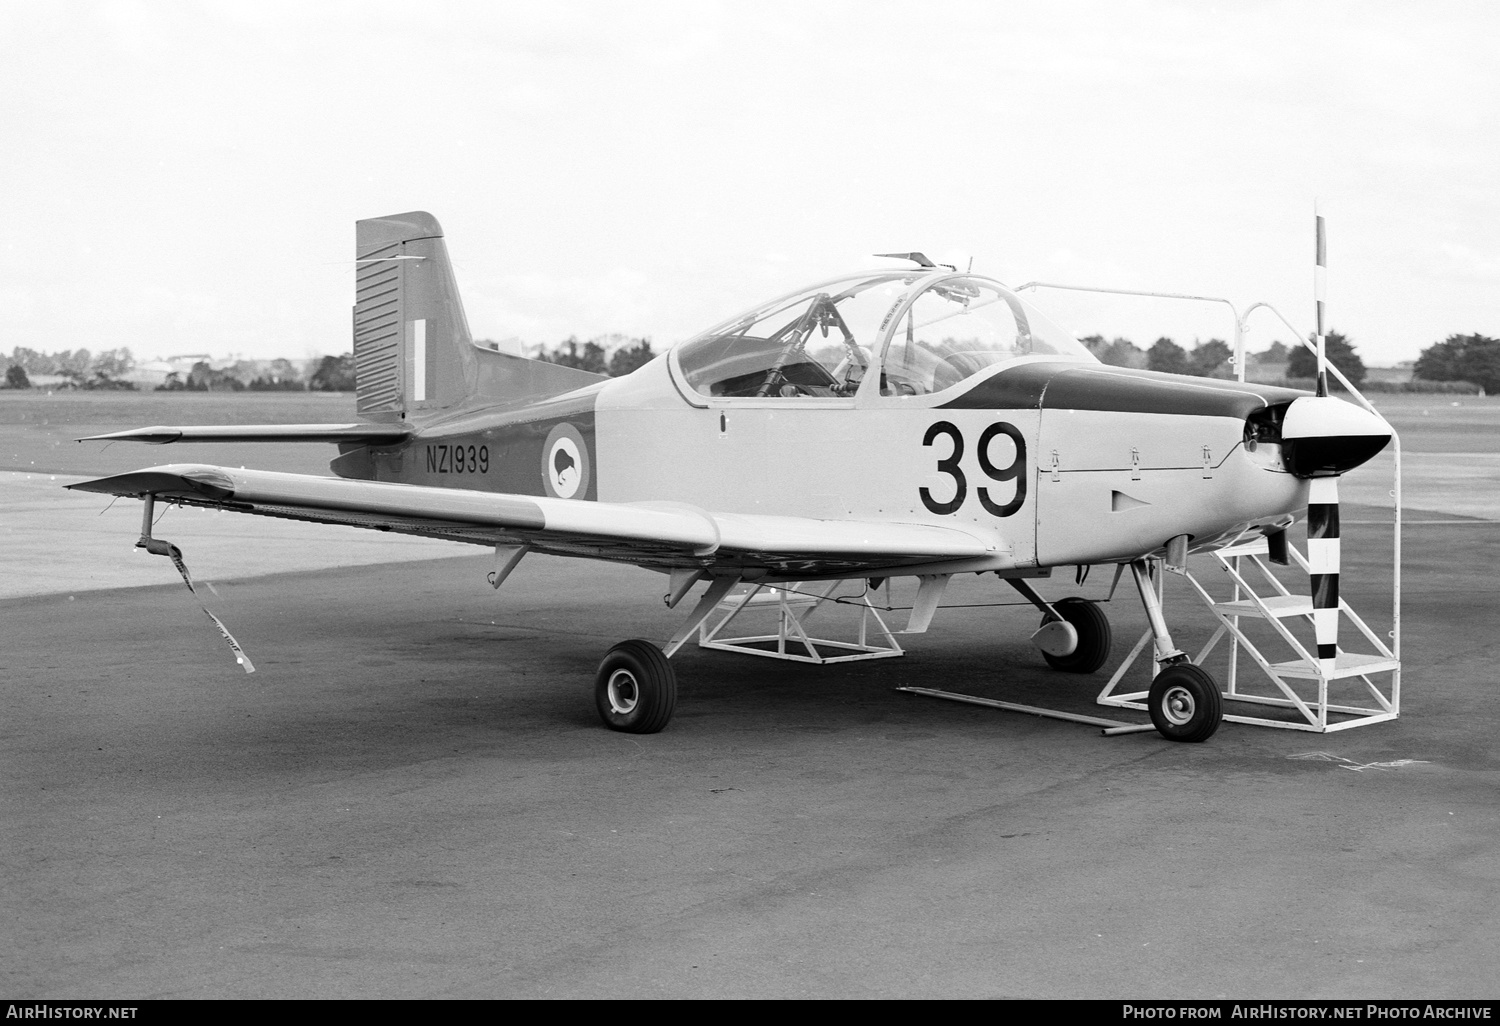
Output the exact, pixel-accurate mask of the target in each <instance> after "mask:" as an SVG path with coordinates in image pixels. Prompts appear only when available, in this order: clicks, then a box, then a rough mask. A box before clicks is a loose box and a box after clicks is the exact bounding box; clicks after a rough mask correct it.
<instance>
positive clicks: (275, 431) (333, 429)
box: [78, 424, 411, 445]
mask: <svg viewBox="0 0 1500 1026" xmlns="http://www.w3.org/2000/svg"><path fill="white" fill-rule="evenodd" d="M409 437H411V429H410V428H408V427H407V426H406V425H404V424H196V425H188V426H186V427H167V426H165V425H161V424H158V425H157V426H155V427H143V428H131V429H130V430H129V431H114V432H111V433H110V434H107V435H89V436H88V437H87V438H80V439H78V440H79V441H80V442H148V443H150V444H151V445H168V444H170V443H172V442H358V443H360V444H361V445H395V444H397V443H399V442H404V441H405V440H406V439H407V438H409Z"/></svg>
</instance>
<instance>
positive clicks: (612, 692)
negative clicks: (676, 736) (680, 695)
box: [594, 640, 677, 734]
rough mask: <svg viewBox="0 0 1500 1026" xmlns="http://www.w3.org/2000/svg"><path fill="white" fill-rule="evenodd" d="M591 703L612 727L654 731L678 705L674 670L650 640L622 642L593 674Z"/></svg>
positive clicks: (643, 732)
mask: <svg viewBox="0 0 1500 1026" xmlns="http://www.w3.org/2000/svg"><path fill="white" fill-rule="evenodd" d="M594 703H595V704H596V705H597V706H598V707H599V716H600V718H601V719H603V720H604V723H605V725H606V726H607V727H609V728H610V729H611V730H623V731H624V732H625V733H627V734H655V733H656V732H657V731H659V730H661V729H662V728H663V727H665V726H666V725H667V721H668V720H670V719H671V718H672V711H673V710H674V709H675V708H677V672H676V671H675V670H673V669H672V664H671V662H670V661H668V659H667V657H666V654H665V653H663V652H662V650H661V649H659V648H657V647H656V646H655V645H653V644H651V642H649V641H639V640H635V641H622V642H620V643H619V644H618V645H616V646H615V647H614V648H612V649H610V650H609V654H608V655H606V656H605V657H604V661H603V662H602V663H600V664H599V672H598V674H596V675H595V677H594Z"/></svg>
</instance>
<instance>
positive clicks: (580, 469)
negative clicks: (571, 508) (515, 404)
mask: <svg viewBox="0 0 1500 1026" xmlns="http://www.w3.org/2000/svg"><path fill="white" fill-rule="evenodd" d="M592 472H593V468H592V467H590V466H589V447H588V444H587V443H586V442H585V441H584V440H583V435H582V434H581V433H580V432H579V430H578V429H577V428H575V427H574V426H573V425H572V424H558V425H557V426H556V427H554V428H553V429H552V431H551V432H550V433H549V434H548V435H547V444H545V445H543V446H542V487H544V488H545V489H546V490H547V494H548V495H550V496H552V497H553V498H557V499H582V498H584V497H585V496H586V495H587V494H588V490H589V476H590V475H591V474H592Z"/></svg>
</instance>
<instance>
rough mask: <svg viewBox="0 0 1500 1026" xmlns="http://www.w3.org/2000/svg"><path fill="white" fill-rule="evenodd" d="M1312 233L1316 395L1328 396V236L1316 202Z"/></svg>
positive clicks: (1314, 202)
mask: <svg viewBox="0 0 1500 1026" xmlns="http://www.w3.org/2000/svg"><path fill="white" fill-rule="evenodd" d="M1313 231H1314V234H1315V235H1316V236H1317V243H1316V254H1315V256H1316V261H1317V262H1316V263H1315V264H1314V265H1313V305H1314V306H1315V307H1317V325H1318V330H1317V338H1318V395H1327V394H1328V353H1327V345H1326V343H1325V341H1324V337H1323V336H1324V330H1325V329H1324V325H1323V311H1324V307H1325V306H1326V305H1327V302H1328V236H1327V234H1326V233H1325V229H1324V227H1323V215H1322V214H1320V213H1318V201H1317V200H1313Z"/></svg>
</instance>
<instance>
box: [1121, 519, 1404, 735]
mask: <svg viewBox="0 0 1500 1026" xmlns="http://www.w3.org/2000/svg"><path fill="white" fill-rule="evenodd" d="M1287 551H1288V554H1289V555H1290V556H1291V557H1292V558H1293V560H1294V561H1295V562H1296V563H1297V565H1299V566H1300V567H1301V569H1302V571H1303V574H1304V580H1305V579H1306V576H1305V575H1306V574H1307V573H1308V563H1307V559H1306V557H1305V556H1303V554H1302V553H1301V552H1300V551H1298V549H1297V548H1296V547H1295V546H1293V545H1290V544H1288V545H1287ZM1212 556H1213V559H1214V560H1215V561H1216V563H1217V565H1218V566H1219V569H1220V570H1221V571H1222V572H1224V573H1226V574H1228V575H1229V578H1230V580H1231V581H1232V583H1233V594H1232V596H1231V597H1230V598H1229V599H1228V600H1227V601H1225V600H1222V599H1218V598H1215V597H1214V596H1213V595H1212V594H1211V593H1210V592H1209V590H1208V589H1207V588H1206V587H1204V585H1203V583H1202V581H1200V580H1199V578H1198V577H1197V576H1195V575H1194V573H1193V572H1192V571H1191V570H1189V569H1187V568H1186V567H1184V568H1170V569H1171V570H1172V572H1173V573H1174V574H1177V575H1179V576H1181V577H1183V578H1184V579H1186V580H1187V581H1188V583H1189V584H1191V585H1192V588H1193V591H1194V593H1195V594H1196V595H1197V596H1198V598H1199V599H1201V600H1202V602H1203V603H1204V605H1205V606H1207V607H1208V609H1209V610H1210V611H1211V612H1212V613H1213V615H1214V617H1215V618H1216V619H1217V620H1218V621H1219V627H1218V630H1216V631H1215V632H1214V634H1213V636H1212V637H1210V638H1209V640H1208V643H1207V644H1206V645H1204V646H1203V649H1202V650H1201V651H1200V652H1199V653H1198V655H1197V657H1196V658H1194V659H1193V662H1194V663H1197V664H1199V665H1202V664H1203V661H1204V660H1205V659H1207V658H1208V656H1209V654H1210V653H1211V652H1212V651H1213V650H1214V648H1215V646H1217V645H1218V643H1219V642H1220V641H1221V640H1223V639H1224V638H1225V637H1226V636H1227V637H1229V638H1230V646H1229V668H1228V677H1227V686H1226V687H1225V689H1224V691H1223V695H1224V698H1225V700H1226V701H1228V702H1241V703H1248V704H1251V705H1264V706H1272V707H1278V708H1282V709H1286V710H1290V711H1294V712H1295V717H1294V718H1289V719H1270V718H1266V717H1259V716H1246V715H1242V714H1238V713H1226V714H1225V716H1224V719H1225V720H1227V721H1229V722H1231V723H1249V724H1254V725H1257V726H1263V727H1280V728H1283V729H1288V730H1306V731H1314V732H1317V733H1328V732H1330V731H1335V730H1347V729H1349V728H1351V727H1359V726H1364V725H1366V724H1370V723H1379V722H1382V721H1384V720H1393V719H1395V718H1396V717H1397V716H1398V715H1399V714H1400V709H1401V660H1400V658H1399V654H1398V652H1396V651H1393V650H1392V649H1391V648H1390V647H1389V646H1387V645H1386V644H1385V642H1384V641H1383V640H1382V639H1381V638H1380V636H1379V635H1377V634H1376V633H1375V632H1374V631H1373V630H1371V629H1370V627H1369V625H1368V624H1366V623H1365V621H1364V620H1363V619H1361V618H1360V616H1359V615H1358V614H1357V613H1355V612H1354V610H1353V609H1351V608H1350V607H1349V604H1348V603H1347V602H1345V601H1343V599H1342V598H1341V599H1340V600H1339V613H1340V619H1341V628H1340V641H1341V642H1345V641H1347V640H1349V631H1348V628H1347V626H1344V624H1352V625H1353V626H1354V627H1355V628H1356V629H1357V630H1358V632H1359V634H1361V635H1363V637H1364V638H1365V640H1366V641H1367V642H1368V643H1369V644H1370V646H1372V647H1373V648H1374V649H1375V651H1374V652H1346V651H1344V650H1343V649H1342V647H1341V648H1340V649H1339V653H1338V658H1337V659H1336V660H1335V663H1334V670H1333V672H1332V673H1330V674H1327V675H1325V674H1324V673H1323V670H1322V669H1321V666H1320V664H1319V662H1318V659H1317V657H1316V646H1315V645H1310V644H1308V643H1306V642H1304V641H1302V640H1301V639H1300V638H1298V637H1297V635H1296V634H1295V633H1293V631H1292V629H1291V627H1292V626H1294V625H1296V623H1297V620H1298V618H1299V617H1300V618H1302V620H1303V622H1305V623H1306V624H1308V625H1309V626H1310V625H1311V623H1312V619H1313V604H1312V599H1311V598H1310V597H1309V596H1306V595H1294V594H1292V592H1291V591H1290V590H1289V589H1288V588H1287V587H1286V585H1284V584H1283V583H1282V582H1281V580H1280V579H1279V578H1277V577H1276V575H1275V574H1274V573H1272V572H1271V568H1270V566H1269V565H1268V561H1269V549H1268V546H1267V544H1266V540H1265V538H1264V537H1257V538H1255V539H1254V540H1253V541H1249V542H1243V543H1239V544H1235V545H1230V546H1228V547H1226V548H1223V549H1220V550H1218V551H1217V552H1214V553H1213V554H1212ZM1152 562H1153V566H1152V579H1153V582H1154V584H1155V587H1156V590H1157V596H1158V598H1160V597H1161V593H1162V587H1163V584H1164V582H1165V575H1164V574H1163V573H1162V569H1163V566H1162V562H1161V561H1160V560H1153V561H1152ZM1256 571H1258V574H1259V578H1260V579H1259V580H1257V579H1256V577H1255V573H1254V572H1256ZM1257 587H1258V588H1259V589H1260V591H1257V590H1256V588H1257ZM1244 620H1251V621H1253V622H1263V623H1266V624H1269V625H1270V626H1271V627H1272V628H1273V629H1274V632H1275V634H1276V635H1277V636H1278V637H1279V638H1280V640H1281V641H1282V642H1283V643H1284V645H1285V646H1286V647H1288V648H1290V649H1291V652H1292V658H1290V659H1283V660H1280V661H1277V662H1272V661H1271V660H1270V659H1268V658H1267V657H1266V656H1265V655H1264V654H1263V653H1262V651H1261V645H1262V643H1258V642H1256V641H1253V640H1252V639H1251V638H1250V637H1249V636H1248V635H1247V633H1246V630H1245V628H1246V627H1247V626H1249V625H1248V624H1243V623H1242V621H1244ZM1392 636H1393V637H1394V632H1392ZM1150 644H1151V632H1150V631H1149V630H1147V631H1146V633H1145V634H1144V635H1143V636H1142V638H1141V640H1140V641H1139V642H1137V643H1136V646H1135V648H1134V649H1132V650H1131V652H1130V654H1129V656H1127V657H1126V659H1125V662H1124V663H1122V664H1121V665H1120V668H1119V669H1118V670H1117V671H1115V674H1114V676H1113V677H1111V678H1110V681H1109V683H1108V684H1107V685H1105V688H1104V690H1103V691H1102V692H1100V694H1099V698H1098V702H1099V704H1100V705H1113V706H1118V707H1121V708H1127V709H1145V708H1146V705H1145V698H1146V696H1147V694H1148V692H1146V691H1139V692H1134V693H1130V694H1117V693H1116V688H1117V687H1118V685H1119V684H1120V682H1121V681H1122V680H1123V679H1124V677H1125V673H1126V671H1127V670H1129V668H1130V667H1131V665H1132V664H1133V663H1134V662H1135V660H1136V658H1137V657H1139V656H1140V654H1141V653H1142V652H1143V651H1145V650H1146V648H1147V646H1149V645H1150ZM1241 649H1243V650H1244V652H1245V653H1246V654H1247V655H1248V656H1249V657H1250V659H1251V660H1252V661H1253V662H1254V663H1255V664H1256V665H1257V666H1258V667H1260V669H1261V671H1262V672H1263V673H1264V675H1265V676H1266V678H1267V679H1268V680H1269V681H1270V683H1271V684H1272V685H1273V686H1274V687H1273V688H1272V689H1267V688H1266V687H1265V686H1264V685H1256V684H1255V683H1254V682H1251V683H1249V684H1247V682H1245V681H1242V680H1241V679H1240V676H1239V653H1240V651H1241ZM1154 655H1155V653H1154V651H1153V656H1154ZM1158 670H1159V668H1158V667H1153V670H1152V676H1153V677H1154V676H1155V674H1156V673H1157V672H1158ZM1382 674H1389V675H1390V676H1389V679H1388V681H1387V682H1386V683H1385V687H1384V689H1382V687H1381V686H1380V685H1379V684H1377V683H1376V681H1375V680H1374V679H1372V678H1375V677H1377V676H1379V675H1382ZM1331 692H1332V694H1331ZM1351 695H1352V697H1350V696H1351Z"/></svg>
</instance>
